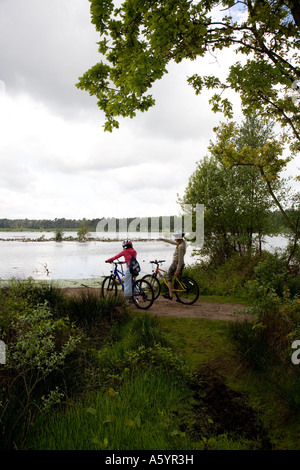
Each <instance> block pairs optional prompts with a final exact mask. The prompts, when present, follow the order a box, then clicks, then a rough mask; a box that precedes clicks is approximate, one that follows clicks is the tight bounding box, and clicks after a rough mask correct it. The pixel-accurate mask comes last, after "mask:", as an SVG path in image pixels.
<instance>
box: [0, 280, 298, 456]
mask: <svg viewBox="0 0 300 470" xmlns="http://www.w3.org/2000/svg"><path fill="white" fill-rule="evenodd" d="M262 298H263V299H264V304H263V303H262V301H261V299H256V302H257V304H255V302H253V304H252V307H251V308H253V318H252V321H251V322H236V323H235V322H231V323H230V324H227V323H225V322H220V321H210V320H205V319H187V318H171V317H160V318H157V317H153V316H151V312H150V313H149V314H144V313H143V312H135V311H132V310H130V309H128V307H126V306H125V304H124V302H123V298H122V297H120V298H117V299H108V300H107V299H103V298H100V297H99V296H95V295H92V294H90V293H89V294H83V295H82V296H80V297H77V298H70V297H67V296H65V295H63V293H62V291H61V290H60V289H57V288H56V287H55V286H52V285H49V284H44V283H33V282H32V281H30V280H29V281H28V282H27V283H26V282H22V283H18V282H16V281H12V282H11V283H10V285H9V286H5V287H4V288H2V289H1V299H0V300H1V310H0V331H1V338H3V339H4V340H5V343H6V345H7V363H6V365H5V366H3V365H2V366H0V374H1V381H2V384H3V387H2V389H1V392H0V394H1V395H0V419H1V421H0V424H1V448H2V449H11V448H18V449H22V448H24V449H37V450H40V449H41V450H43V449H52V450H61V449H62V450H64V449H77V450H80V449H83V450H124V449H125V450H147V449H151V450H155V449H157V450H173V451H176V450H193V451H196V450H203V449H210V450H225V449H226V450H227V449H232V450H237V449H244V450H253V449H299V448H300V442H299V440H300V426H299V411H300V406H299V399H298V396H299V393H298V392H299V371H298V368H297V367H300V365H298V366H297V365H293V364H292V363H291V354H290V353H291V352H290V342H291V338H292V337H293V338H294V337H296V336H297V333H298V331H299V330H297V324H298V323H297V321H298V320H297V318H298V317H297V315H298V312H299V309H298V306H299V304H297V302H296V300H295V299H290V298H284V299H282V298H280V297H278V296H277V297H274V295H272V296H271V295H270V296H269V297H268V296H266V292H264V294H263V295H262ZM221 299H222V297H218V298H217V297H215V298H214V301H216V300H221ZM278 299H280V301H279V300H278ZM200 301H201V300H200ZM256 305H257V308H259V309H260V313H258V312H255V308H256V307H255V306H256ZM270 312H272V318H275V319H276V323H274V324H272V322H270V321H269V320H268V323H266V321H267V318H268V315H269V316H270ZM287 319H288V320H289V321H288V322H287V321H286V320H287ZM267 325H268V327H269V328H267ZM298 326H299V325H298ZM271 327H272V328H273V329H271ZM262 333H263V335H262ZM275 333H276V335H275ZM292 335H294V336H292ZM271 338H273V339H274V341H273V342H271V341H270V339H271ZM287 338H288V339H287ZM267 340H268V341H267ZM262 344H263V345H264V349H263V350H262V349H261V345H262ZM274 346H276V351H277V353H278V354H277V355H274V354H273V355H272V361H268V360H267V359H268V357H269V358H270V351H273V350H274Z"/></svg>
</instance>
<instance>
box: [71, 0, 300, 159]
mask: <svg viewBox="0 0 300 470" xmlns="http://www.w3.org/2000/svg"><path fill="white" fill-rule="evenodd" d="M90 3H91V17H92V23H93V24H94V25H95V27H96V30H97V31H98V32H99V34H100V37H101V40H100V42H99V43H98V44H99V52H100V54H102V56H104V60H102V61H100V62H99V63H98V64H96V65H94V66H93V67H92V68H91V69H89V70H88V71H87V72H86V73H84V75H83V76H82V77H81V78H80V79H79V82H78V84H77V86H78V87H79V88H81V89H83V90H87V91H89V93H90V94H91V95H95V96H96V97H97V99H98V106H99V108H100V109H101V110H102V111H104V113H105V116H106V123H105V130H109V131H111V130H112V129H113V128H114V127H118V125H119V124H118V121H117V118H118V117H124V116H129V117H131V118H132V117H134V116H135V114H136V111H146V110H148V109H149V108H150V107H151V106H153V105H154V104H155V100H154V99H153V97H152V96H151V95H149V94H147V93H148V90H149V89H150V88H151V86H152V85H153V83H154V82H155V81H157V80H159V79H161V78H162V77H163V75H164V74H166V73H167V65H168V63H169V62H171V61H174V62H175V63H180V62H181V61H182V60H184V59H189V60H195V59H196V58H198V57H204V56H205V54H207V53H213V54H215V53H216V52H217V51H220V50H222V49H224V48H229V47H230V48H232V49H233V51H236V52H238V53H239V54H242V56H243V57H246V58H247V61H246V62H245V63H243V64H242V63H241V61H239V62H237V63H235V64H233V65H232V66H231V68H230V70H229V74H228V77H227V80H226V81H225V83H221V81H220V79H219V78H218V77H214V76H202V77H201V76H199V75H193V76H192V77H189V78H188V82H189V83H190V84H191V85H192V86H193V87H194V89H195V91H196V93H200V92H201V91H202V89H203V88H210V89H215V90H216V93H215V95H214V96H213V97H212V99H211V102H212V106H213V110H214V111H223V112H224V113H225V115H226V116H227V117H231V116H232V107H231V104H230V102H229V101H228V99H227V98H226V97H225V98H224V97H223V96H224V94H223V93H224V91H226V89H228V88H231V89H233V90H235V91H237V92H238V93H239V94H240V96H241V100H242V106H243V111H244V112H246V111H249V110H250V111H252V112H253V111H256V112H259V113H261V114H262V115H265V116H266V115H270V113H271V114H272V116H273V117H274V118H275V119H276V120H278V121H279V122H280V123H281V124H282V125H284V126H285V129H286V138H287V139H289V143H290V145H291V149H292V151H298V150H299V144H300V117H299V113H298V106H297V103H295V100H293V99H292V98H291V97H290V96H289V92H290V91H291V90H292V85H293V84H295V83H296V82H297V80H298V79H299V78H300V68H299V47H300V41H299V27H300V6H299V0H294V1H288V0H269V1H268V0H239V1H234V0H223V1H222V4H221V2H219V0H198V1H191V0H164V1H161V0H125V1H124V2H123V3H122V5H121V6H120V8H115V7H114V3H113V1H112V0H90ZM222 94H223V95H222ZM288 129H289V130H290V132H288V131H287V130H288Z"/></svg>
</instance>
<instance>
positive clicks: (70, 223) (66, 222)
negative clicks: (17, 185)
mask: <svg viewBox="0 0 300 470" xmlns="http://www.w3.org/2000/svg"><path fill="white" fill-rule="evenodd" d="M166 218H167V219H169V225H170V230H171V231H172V230H174V220H175V219H178V216H173V215H172V216H170V217H168V216H167V217H165V216H160V217H153V218H151V217H144V218H139V217H132V218H126V219H125V218H123V219H121V218H119V219H114V218H98V219H77V220H76V219H65V218H60V219H57V218H55V219H53V220H49V219H37V220H35V219H6V218H5V219H0V230H14V231H19V230H54V231H55V230H78V229H80V228H82V227H85V228H86V229H87V230H89V231H91V232H95V231H96V228H97V225H98V223H99V222H100V221H105V222H108V224H107V225H106V226H105V227H104V231H108V229H109V225H110V226H111V227H114V226H115V227H116V230H117V231H118V230H119V227H121V229H122V228H123V227H124V225H125V226H127V228H128V227H129V225H130V223H131V222H132V221H135V225H136V223H137V222H138V221H141V228H142V227H143V228H145V227H146V228H147V227H148V230H150V229H151V221H152V223H153V219H156V223H158V229H159V231H160V230H161V229H162V227H163V220H165V219H166ZM138 229H139V226H138V224H137V228H136V229H135V231H136V230H138ZM152 229H153V225H152ZM285 231H286V226H285V224H284V220H283V217H282V215H281V213H280V212H279V211H273V212H270V214H269V232H270V233H274V234H276V233H282V232H285Z"/></svg>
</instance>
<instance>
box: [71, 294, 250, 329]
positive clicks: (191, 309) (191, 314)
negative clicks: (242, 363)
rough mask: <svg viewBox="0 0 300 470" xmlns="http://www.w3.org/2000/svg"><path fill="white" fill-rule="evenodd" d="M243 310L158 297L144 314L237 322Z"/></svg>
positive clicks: (237, 307)
mask: <svg viewBox="0 0 300 470" xmlns="http://www.w3.org/2000/svg"><path fill="white" fill-rule="evenodd" d="M62 291H63V292H65V293H66V294H68V295H73V296H80V295H82V294H84V293H90V292H91V293H93V294H95V295H100V289H95V288H88V287H76V288H71V287H67V288H64V289H62ZM132 308H134V309H136V310H138V309H137V308H136V307H134V306H132ZM243 310H244V306H243V305H240V304H235V303H219V302H202V301H201V300H200V301H198V302H196V303H195V304H193V305H183V304H180V303H179V302H176V300H175V298H173V300H167V299H164V298H163V297H162V296H160V297H159V298H158V299H157V300H155V302H154V303H153V305H152V306H151V307H150V308H149V309H148V310H146V312H147V313H149V314H152V315H156V316H167V317H185V318H207V319H210V320H224V321H239V320H244V319H245V318H247V315H246V314H244V313H242V312H243ZM248 317H249V315H248Z"/></svg>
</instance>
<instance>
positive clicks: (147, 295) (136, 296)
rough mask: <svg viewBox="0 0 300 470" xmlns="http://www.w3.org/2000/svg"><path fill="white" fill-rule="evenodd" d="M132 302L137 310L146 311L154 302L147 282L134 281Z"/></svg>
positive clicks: (143, 280)
mask: <svg viewBox="0 0 300 470" xmlns="http://www.w3.org/2000/svg"><path fill="white" fill-rule="evenodd" d="M132 290H133V302H134V304H135V305H136V307H137V308H141V309H143V310H147V308H150V307H151V305H152V304H153V302H154V292H153V289H152V287H151V285H150V283H149V282H148V281H146V280H145V279H139V280H138V281H134V283H133V286H132Z"/></svg>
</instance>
